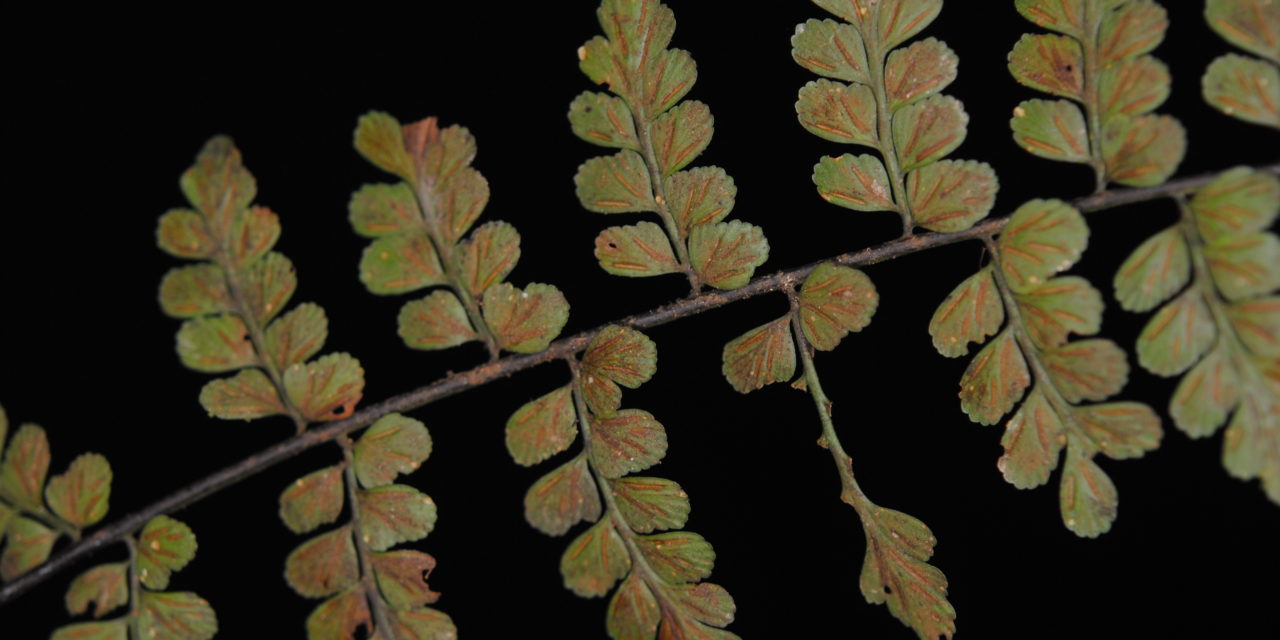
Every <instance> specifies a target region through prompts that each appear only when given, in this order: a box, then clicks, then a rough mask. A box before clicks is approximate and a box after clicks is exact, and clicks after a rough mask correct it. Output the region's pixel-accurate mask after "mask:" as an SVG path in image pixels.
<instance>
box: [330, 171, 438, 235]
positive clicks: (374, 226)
mask: <svg viewBox="0 0 1280 640" xmlns="http://www.w3.org/2000/svg"><path fill="white" fill-rule="evenodd" d="M347 211H348V212H349V214H348V219H349V220H350V222H351V227H352V228H353V229H355V232H356V233H358V234H360V235H362V236H365V237H366V238H379V237H382V236H386V235H393V234H397V233H404V232H406V231H409V230H411V229H421V228H422V227H423V225H424V222H423V220H422V217H421V216H419V215H418V203H417V201H416V200H414V195H413V189H410V188H409V185H408V184H407V183H404V182H397V183H396V184H366V185H364V186H363V187H360V189H359V190H358V191H356V192H355V193H353V194H351V202H350V203H349V204H348V205H347Z"/></svg>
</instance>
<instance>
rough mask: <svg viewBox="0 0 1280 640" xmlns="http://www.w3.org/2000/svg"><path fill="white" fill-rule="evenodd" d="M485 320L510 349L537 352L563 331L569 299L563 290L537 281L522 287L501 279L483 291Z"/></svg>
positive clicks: (507, 348) (500, 341) (495, 336)
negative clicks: (500, 281)
mask: <svg viewBox="0 0 1280 640" xmlns="http://www.w3.org/2000/svg"><path fill="white" fill-rule="evenodd" d="M483 306H484V320H485V324H487V325H489V329H490V331H492V332H493V337H494V339H495V340H497V342H498V344H499V345H500V346H501V347H502V348H503V349H506V350H507V351H514V352H516V353H536V352H538V351H542V350H543V349H546V348H547V345H549V344H551V341H552V340H554V339H555V338H556V336H558V335H560V330H561V329H563V328H564V323H565V322H567V321H568V320H569V303H568V302H567V301H565V299H564V294H562V293H560V290H559V289H557V288H555V287H553V286H551V285H549V284H541V283H537V282H534V283H532V284H530V285H528V286H527V287H525V288H524V290H523V291H521V290H520V289H517V288H516V287H514V286H512V285H510V284H507V283H505V282H504V283H502V284H499V285H495V286H492V287H489V288H488V289H486V290H485V292H484V302H483Z"/></svg>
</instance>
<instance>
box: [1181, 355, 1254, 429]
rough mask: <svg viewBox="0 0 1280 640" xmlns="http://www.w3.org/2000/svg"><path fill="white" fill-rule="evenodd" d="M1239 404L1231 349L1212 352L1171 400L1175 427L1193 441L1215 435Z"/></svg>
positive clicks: (1184, 377)
mask: <svg viewBox="0 0 1280 640" xmlns="http://www.w3.org/2000/svg"><path fill="white" fill-rule="evenodd" d="M1239 400H1240V380H1239V377H1238V374H1237V373H1236V369H1235V367H1234V366H1233V364H1232V363H1231V361H1230V359H1229V357H1228V349H1227V348H1226V347H1225V346H1220V347H1218V348H1215V349H1213V350H1212V351H1210V352H1209V353H1208V354H1206V355H1205V357H1204V358H1202V359H1201V360H1200V362H1199V363H1197V364H1196V366H1194V367H1192V368H1191V370H1190V371H1188V372H1187V375H1185V376H1183V377H1182V382H1180V383H1178V388H1177V389H1176V390H1175V391H1174V392H1173V397H1172V398H1170V400H1169V415H1170V416H1171V417H1172V418H1173V423H1174V424H1175V425H1177V426H1178V428H1179V429H1181V430H1182V431H1183V432H1185V433H1186V434H1187V435H1189V436H1191V437H1193V438H1203V437H1207V436H1210V435H1213V433H1214V432H1215V431H1217V430H1218V428H1219V427H1221V426H1222V424H1223V423H1224V422H1226V419H1227V416H1228V415H1229V414H1230V413H1231V411H1232V409H1235V407H1236V404H1237V403H1238V402H1239Z"/></svg>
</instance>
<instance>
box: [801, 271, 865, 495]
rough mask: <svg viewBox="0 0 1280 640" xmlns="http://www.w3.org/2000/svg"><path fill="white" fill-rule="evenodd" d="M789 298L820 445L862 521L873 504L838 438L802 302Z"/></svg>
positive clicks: (842, 490) (851, 460)
mask: <svg viewBox="0 0 1280 640" xmlns="http://www.w3.org/2000/svg"><path fill="white" fill-rule="evenodd" d="M787 298H788V299H790V301H791V331H792V333H794V334H795V340H796V347H797V348H798V349H799V351H800V361H801V362H802V363H803V364H804V383H805V386H806V387H808V389H809V395H810V396H812V397H813V404H814V406H816V407H817V409H818V419H819V420H820V421H821V422H822V438H820V439H819V440H818V445H819V446H821V447H822V448H823V449H826V450H828V451H830V452H831V457H832V459H834V461H835V463H836V470H837V471H838V472H839V473H840V485H841V491H840V499H841V500H843V501H845V502H847V503H849V506H851V507H853V509H854V511H857V512H858V516H859V517H862V515H863V510H864V509H865V508H866V507H868V506H871V501H870V500H868V499H867V496H866V494H864V493H863V492H862V487H859V486H858V481H857V479H855V478H854V476H853V458H850V457H849V454H848V453H846V452H845V450H844V445H842V444H840V436H839V435H837V434H836V425H835V423H834V422H833V421H832V420H831V400H830V399H829V398H827V394H826V392H824V391H823V390H822V382H821V381H820V380H819V379H818V369H817V367H815V366H814V364H813V345H810V344H809V340H808V339H806V338H805V336H804V325H803V324H802V323H801V322H800V301H799V299H798V296H797V295H796V292H795V289H789V290H788V291H787Z"/></svg>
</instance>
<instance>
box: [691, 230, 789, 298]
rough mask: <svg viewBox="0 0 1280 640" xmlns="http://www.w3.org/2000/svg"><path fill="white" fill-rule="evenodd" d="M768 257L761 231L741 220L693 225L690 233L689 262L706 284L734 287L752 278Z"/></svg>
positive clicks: (718, 287)
mask: <svg viewBox="0 0 1280 640" xmlns="http://www.w3.org/2000/svg"><path fill="white" fill-rule="evenodd" d="M768 259H769V241H768V240H765V237H764V232H763V231H761V230H760V227H757V226H755V225H752V224H747V223H745V222H742V221H741V220H730V221H729V222H717V223H715V224H702V225H698V226H695V227H694V228H693V230H692V231H691V232H690V233H689V262H690V263H692V266H693V269H694V271H696V272H697V273H698V276H699V277H700V278H702V280H703V281H704V282H706V283H707V284H708V285H710V286H712V287H715V288H717V289H737V288H739V287H742V286H745V285H746V284H747V283H748V282H750V281H751V274H753V273H755V270H756V267H759V266H760V265H762V264H764V262H765V260H768Z"/></svg>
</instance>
